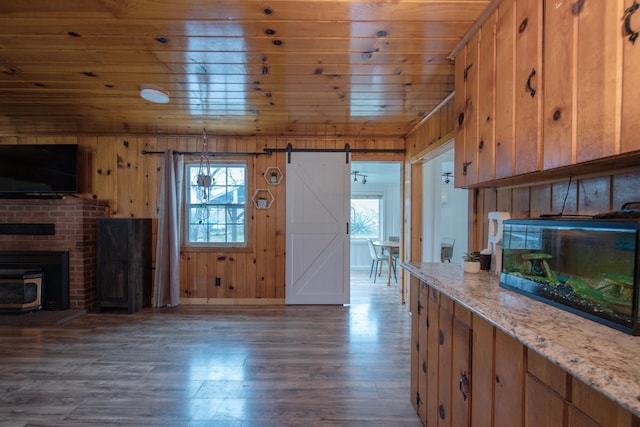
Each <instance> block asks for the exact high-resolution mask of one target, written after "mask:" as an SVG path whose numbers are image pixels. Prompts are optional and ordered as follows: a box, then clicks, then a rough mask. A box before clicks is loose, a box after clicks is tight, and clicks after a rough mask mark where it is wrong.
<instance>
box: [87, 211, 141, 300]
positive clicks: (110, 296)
mask: <svg viewBox="0 0 640 427" xmlns="http://www.w3.org/2000/svg"><path fill="white" fill-rule="evenodd" d="M97 228H98V235H97V242H98V245H97V263H98V271H97V284H98V295H97V311H98V312H100V311H102V309H103V308H105V307H111V308H126V309H127V311H128V312H129V313H135V312H137V311H140V310H141V309H142V307H143V306H148V305H150V303H151V220H150V219H136V218H104V219H98V224H97Z"/></svg>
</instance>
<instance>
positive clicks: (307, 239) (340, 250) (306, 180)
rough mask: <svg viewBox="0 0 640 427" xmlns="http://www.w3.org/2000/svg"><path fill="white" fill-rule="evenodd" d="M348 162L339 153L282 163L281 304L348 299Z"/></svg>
mask: <svg viewBox="0 0 640 427" xmlns="http://www.w3.org/2000/svg"><path fill="white" fill-rule="evenodd" d="M349 172H350V165H349V164H347V162H346V158H345V153H318V152H316V153H295V152H294V153H292V155H291V163H288V164H287V187H286V188H287V190H286V193H287V194H286V197H287V198H286V200H287V236H286V237H287V239H286V248H287V256H286V269H287V271H286V277H285V280H286V293H285V302H286V303H287V304H349V301H350V300H349V291H350V286H349V237H350V236H349V225H350V224H349V219H350V215H349V213H350V197H351V186H350V180H349Z"/></svg>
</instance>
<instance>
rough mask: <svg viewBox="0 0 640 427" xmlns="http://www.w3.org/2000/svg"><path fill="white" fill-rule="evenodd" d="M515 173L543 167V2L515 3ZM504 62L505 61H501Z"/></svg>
mask: <svg viewBox="0 0 640 427" xmlns="http://www.w3.org/2000/svg"><path fill="white" fill-rule="evenodd" d="M515 16H516V34H515V44H516V62H515V88H516V90H515V150H514V161H515V174H516V175H521V174H525V173H529V172H535V171H537V170H540V165H541V163H542V140H541V132H540V129H541V101H540V100H541V97H542V85H541V82H542V79H541V76H542V61H541V58H542V2H541V1H540V0H520V1H517V2H516V3H515ZM501 66H502V64H501Z"/></svg>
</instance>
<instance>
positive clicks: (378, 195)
mask: <svg viewBox="0 0 640 427" xmlns="http://www.w3.org/2000/svg"><path fill="white" fill-rule="evenodd" d="M384 196H385V195H384V193H382V192H377V191H368V192H358V193H354V192H352V193H351V198H350V200H349V208H350V210H352V209H353V205H352V203H353V200H354V199H361V200H362V199H370V200H377V201H378V236H377V237H354V235H353V233H352V234H351V239H352V240H353V241H363V242H365V241H367V240H369V239H372V240H381V239H382V238H383V236H384V204H385V197H384ZM349 227H350V228H351V229H353V222H352V220H351V216H349Z"/></svg>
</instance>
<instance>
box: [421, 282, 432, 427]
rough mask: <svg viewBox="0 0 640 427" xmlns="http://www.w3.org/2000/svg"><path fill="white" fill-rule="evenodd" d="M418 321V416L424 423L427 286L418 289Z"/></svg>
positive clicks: (426, 392) (427, 349)
mask: <svg viewBox="0 0 640 427" xmlns="http://www.w3.org/2000/svg"><path fill="white" fill-rule="evenodd" d="M420 306H421V309H420V319H419V323H418V341H419V343H420V346H419V348H418V363H419V364H418V395H419V396H420V401H419V405H418V415H419V416H420V419H421V420H422V421H423V422H425V421H426V419H427V405H426V399H428V398H429V396H428V391H427V390H428V381H429V379H428V377H427V357H428V354H429V346H428V345H427V343H428V342H429V286H427V285H426V284H422V286H421V287H420Z"/></svg>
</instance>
